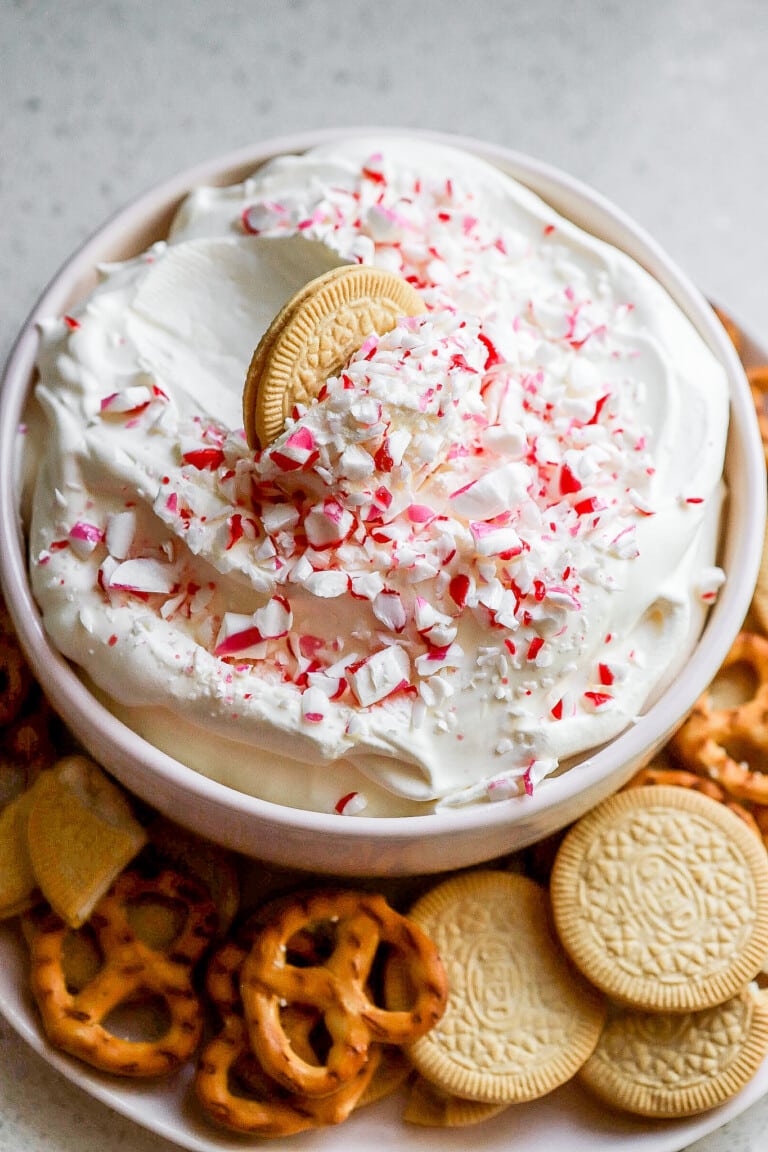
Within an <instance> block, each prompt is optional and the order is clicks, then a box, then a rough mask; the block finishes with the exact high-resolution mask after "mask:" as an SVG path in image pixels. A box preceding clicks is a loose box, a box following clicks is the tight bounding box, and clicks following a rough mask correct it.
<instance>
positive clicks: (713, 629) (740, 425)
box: [0, 126, 766, 841]
mask: <svg viewBox="0 0 768 1152" xmlns="http://www.w3.org/2000/svg"><path fill="white" fill-rule="evenodd" d="M387 135H405V136H408V137H411V138H414V137H417V138H422V139H424V140H425V141H432V142H436V143H442V144H447V145H449V146H453V147H457V148H461V149H464V150H465V151H468V152H472V153H474V154H476V155H479V156H480V157H481V158H484V159H486V160H488V161H490V162H491V163H493V164H496V165H497V166H499V167H501V168H502V169H503V170H505V171H507V172H510V173H511V174H512V175H514V176H516V177H517V178H518V179H520V180H521V182H523V183H525V184H527V185H528V186H530V187H532V188H533V190H534V191H535V192H537V193H538V194H539V195H541V196H542V197H543V198H544V199H545V200H549V201H550V202H551V201H552V200H553V199H554V200H557V198H558V196H561V197H562V196H564V197H565V198H566V199H569V200H571V201H573V202H575V203H576V204H578V205H579V206H580V211H581V212H584V211H586V212H588V213H589V214H594V213H595V212H596V213H597V215H598V216H599V217H600V218H601V227H600V230H599V235H600V236H602V237H603V238H606V239H608V240H609V242H611V243H614V244H616V246H617V247H620V248H622V249H623V250H624V251H629V252H630V254H633V255H634V257H635V259H638V256H637V254H636V252H635V251H634V250H637V251H640V252H642V254H643V255H642V258H641V259H640V260H639V262H640V263H641V264H643V265H644V266H645V267H646V268H648V270H649V271H651V272H652V274H653V275H654V276H655V278H656V279H658V280H660V281H661V282H662V284H663V285H664V287H665V288H666V289H667V291H668V292H669V293H670V294H671V295H672V296H673V298H674V299H676V301H677V302H678V304H680V306H681V307H682V308H683V310H684V311H685V312H686V314H687V315H688V317H689V319H690V320H691V321H692V323H693V324H694V326H695V327H696V328H697V329H698V331H699V333H700V334H701V335H702V336H703V338H704V339H705V341H706V343H707V344H708V345H709V346H710V348H711V349H712V350H713V352H714V353H715V355H716V356H717V357H718V358H719V359H720V361H721V363H722V364H723V365H724V367H725V370H726V373H727V375H728V381H729V387H730V415H731V429H730V432H729V444H730V437H733V436H734V434H736V435H737V437H738V440H737V442H738V445H739V448H740V450H741V456H742V457H743V459H742V458H740V460H739V463H740V467H739V469H738V474H737V475H736V476H735V477H733V478H732V480H733V485H732V486H733V487H734V488H738V489H739V490H740V491H741V493H742V496H744V495H748V496H749V499H750V500H751V502H752V504H751V514H752V516H753V517H754V516H755V515H757V516H758V518H759V519H758V523H762V522H764V519H765V510H766V495H765V489H766V485H765V462H764V455H763V448H762V443H761V441H760V437H759V433H758V429H757V422H756V419H755V415H754V408H753V405H752V401H751V395H750V393H749V387H748V384H747V380H746V377H745V374H744V370H743V368H742V365H741V362H740V361H739V358H738V356H737V354H736V351H735V349H734V347H733V345H732V344H731V341H730V340H729V338H728V336H727V335H726V333H725V331H724V329H723V328H722V325H721V324H720V323H719V321H718V320H717V318H716V316H715V314H714V312H713V311H712V309H711V307H710V305H709V304H708V303H707V301H706V300H705V298H704V296H703V295H702V294H701V292H700V291H699V290H698V288H697V287H696V286H695V285H694V284H693V283H692V282H691V281H690V280H689V278H688V277H687V275H686V274H685V273H684V272H683V271H682V270H681V269H680V268H679V267H678V265H677V264H676V262H675V261H673V260H672V258H671V257H670V256H668V255H667V253H666V252H665V251H664V249H662V248H661V246H660V245H659V244H658V243H657V241H655V240H654V239H653V238H652V237H651V236H650V235H649V234H648V233H647V232H646V231H645V229H644V228H643V227H642V226H641V225H639V224H638V223H636V222H635V221H634V220H633V219H632V218H631V217H630V216H628V215H627V214H626V213H625V212H624V211H623V210H622V209H620V208H618V207H617V206H616V205H614V204H613V203H612V202H610V201H609V200H608V199H607V198H606V197H604V196H603V195H602V194H600V193H599V192H596V191H595V190H594V189H592V188H591V187H589V186H588V185H587V184H585V183H583V182H582V181H581V180H578V179H577V178H575V177H573V176H571V175H569V174H568V173H566V172H563V171H561V170H560V169H558V168H557V167H555V166H554V165H551V164H549V163H546V162H544V161H541V160H537V159H535V158H533V157H530V156H528V155H526V154H525V153H522V152H519V151H516V150H514V149H509V148H506V147H504V146H502V145H499V144H493V143H490V142H485V141H482V140H479V139H475V138H469V137H466V136H461V135H453V134H449V133H442V132H433V131H429V130H415V129H410V128H395V127H386V128H383V127H371V126H364V127H350V128H329V129H322V130H312V131H307V132H300V133H294V134H291V135H287V136H278V137H273V138H270V139H268V140H265V141H262V142H260V143H257V144H254V145H249V146H246V147H243V148H239V149H237V150H234V151H230V152H226V153H224V154H223V155H220V156H218V157H213V158H211V159H208V160H206V161H203V162H201V163H197V164H193V165H192V166H190V167H187V168H185V169H184V170H182V171H181V172H178V173H177V174H176V175H174V176H172V177H171V178H170V179H167V180H164V181H162V182H160V183H158V184H156V185H154V186H153V187H151V188H149V189H148V190H146V191H145V192H143V193H141V194H140V195H139V196H137V197H135V198H134V199H132V200H131V201H130V202H128V203H127V204H126V205H124V206H123V207H122V208H120V209H119V210H118V211H117V212H115V213H114V214H112V215H111V216H110V217H109V218H108V219H107V220H105V221H104V222H103V223H102V224H101V225H100V226H99V227H98V228H97V229H96V230H95V231H94V232H93V233H92V234H91V235H90V236H89V237H88V238H87V239H86V240H85V241H84V242H83V243H82V244H81V245H80V246H78V247H77V248H76V249H75V251H74V252H73V253H72V254H71V255H70V257H69V258H68V259H67V260H66V261H65V262H64V263H63V264H62V266H61V267H60V268H59V269H58V271H57V272H56V273H55V274H54V276H53V277H52V279H51V280H50V281H49V283H48V285H47V286H46V287H45V289H44V290H43V292H42V293H41V295H40V297H39V298H38V300H37V302H36V303H35V305H34V306H33V308H32V310H31V312H30V314H29V316H28V317H27V319H26V321H25V322H24V324H23V326H22V329H21V331H20V333H19V335H18V337H17V339H16V341H15V343H14V345H13V347H12V349H11V352H10V355H9V357H8V360H7V362H6V365H5V367H4V370H3V373H2V377H1V378H0V586H2V589H3V591H4V594H5V599H6V603H7V607H8V610H9V612H10V615H11V618H12V620H13V623H14V625H15V627H16V629H17V632H18V634H19V640H20V643H21V645H22V648H23V649H24V651H25V654H26V655H27V658H28V659H29V662H30V664H31V666H32V669H33V671H34V673H35V675H36V676H37V678H38V680H39V681H40V683H41V685H42V687H43V690H44V691H45V693H46V695H47V696H48V698H49V700H50V701H51V703H52V705H53V707H54V708H55V709H56V710H57V711H58V712H60V713H61V715H62V716H63V717H64V718H65V720H66V722H67V723H68V724H69V726H70V727H71V728H72V729H73V731H74V732H75V734H76V735H77V736H79V737H80V738H81V739H82V738H83V735H84V734H85V733H86V732H88V734H90V735H92V730H93V726H94V725H97V727H98V728H99V730H100V734H101V736H102V737H103V739H104V740H106V741H107V742H108V744H109V745H110V747H112V748H116V749H118V751H119V756H120V757H121V758H122V759H123V760H136V759H140V760H141V761H142V763H143V764H144V765H145V766H146V767H147V768H148V769H149V770H150V771H151V772H152V773H153V774H156V775H157V777H158V779H160V780H162V781H163V782H164V783H168V784H170V785H171V786H173V787H175V788H179V787H180V788H182V789H183V790H184V791H185V792H186V793H189V794H191V795H192V796H194V798H195V799H196V800H198V801H199V802H200V803H203V804H206V803H209V802H211V803H213V804H215V805H216V807H217V808H219V809H220V810H226V811H229V812H231V813H237V815H238V816H239V817H242V816H245V817H252V818H254V819H255V820H257V821H262V822H266V823H269V824H270V825H272V826H282V827H285V828H290V829H291V830H292V831H293V832H295V831H297V830H298V831H299V832H303V833H306V834H308V835H315V834H318V833H320V834H323V833H326V834H330V835H332V836H333V837H335V838H336V839H338V837H339V835H340V834H342V835H343V837H344V838H345V839H347V840H349V841H366V840H370V838H371V836H372V835H373V836H374V837H375V836H376V835H377V834H378V833H382V832H383V833H385V834H386V836H387V838H388V839H390V840H406V839H407V840H411V839H412V838H413V836H414V833H415V832H418V836H419V837H420V838H424V839H431V838H434V837H438V838H440V837H448V836H450V837H452V836H454V835H456V834H458V833H475V834H480V833H482V832H483V830H488V829H491V828H493V827H494V826H506V825H513V824H516V823H517V822H518V821H521V820H523V819H528V818H535V817H537V816H540V815H541V813H542V812H544V811H547V810H549V809H551V808H553V807H560V806H561V805H565V804H566V803H567V802H568V801H573V800H574V798H575V797H576V796H577V795H578V794H579V793H582V792H584V791H585V790H586V789H588V787H589V786H590V785H593V784H596V783H597V782H599V781H600V780H603V779H604V778H605V777H606V776H609V775H610V774H611V771H612V770H614V771H615V769H616V767H617V764H620V763H622V762H629V761H630V760H633V759H636V758H637V757H638V756H642V755H644V754H645V753H646V752H647V750H648V749H649V748H652V750H653V751H655V749H656V748H657V747H659V746H660V744H661V743H663V740H664V739H666V737H668V736H669V734H670V733H671V731H672V730H673V729H674V728H675V727H676V726H677V725H678V724H679V723H680V720H681V718H682V717H683V716H684V715H686V714H687V712H689V711H690V709H691V708H692V707H693V705H694V703H695V701H696V700H697V699H698V697H699V695H700V694H701V692H703V691H704V689H705V688H706V687H707V685H708V683H709V682H710V681H711V679H712V678H713V676H714V674H715V673H716V671H717V669H718V668H719V667H720V665H721V664H722V662H723V660H724V659H725V656H726V654H727V652H728V650H729V648H730V646H731V643H732V641H733V638H734V637H735V635H736V633H737V632H738V630H739V628H740V626H741V624H742V622H743V619H744V616H745V615H746V611H747V608H748V606H749V601H750V599H751V595H752V590H753V588H754V585H755V581H756V578H757V573H758V568H759V564H760V556H761V553H762V534H761V533H755V532H750V533H747V532H744V533H743V534H742V536H743V538H742V539H740V540H739V554H738V565H737V566H733V565H732V570H731V571H729V574H728V581H727V582H726V585H725V588H724V589H723V592H722V593H721V595H720V597H719V599H718V601H717V603H716V605H715V606H714V608H713V609H712V610H711V611H710V613H709V616H708V618H707V620H706V623H705V626H704V629H703V631H702V633H701V635H700V636H699V639H698V641H697V642H696V646H695V648H694V650H693V651H694V653H695V654H696V660H695V662H694V661H692V660H691V659H689V660H688V661H687V662H686V664H685V666H684V667H683V668H682V670H681V671H680V674H679V675H678V677H677V679H676V680H675V683H674V686H673V688H674V691H672V688H671V687H668V688H667V689H666V690H665V691H664V692H663V693H662V694H661V696H660V697H659V699H658V700H657V701H656V702H655V703H653V704H652V705H651V706H650V707H649V708H648V709H647V711H645V712H644V713H643V714H642V716H641V717H639V718H638V720H637V721H636V722H635V723H633V724H631V725H630V726H629V727H628V728H626V729H625V730H624V731H623V732H622V733H621V734H620V735H619V736H617V737H616V738H615V739H614V740H612V741H611V742H610V743H609V744H608V745H606V746H604V747H603V748H600V749H597V750H595V751H594V752H592V753H591V754H589V755H588V756H586V757H585V759H584V760H582V761H581V762H580V763H579V764H578V766H576V767H575V768H571V769H569V770H568V771H567V772H565V773H563V774H562V775H560V776H558V777H557V788H556V789H555V790H554V791H555V793H556V794H555V795H551V794H550V792H551V790H550V789H548V788H545V787H540V788H539V789H538V790H537V791H536V792H535V793H534V794H533V795H532V796H526V797H512V798H510V799H507V800H503V801H499V802H496V803H494V804H476V805H471V806H468V807H465V808H459V809H452V810H450V811H444V810H443V811H440V812H432V813H424V814H421V815H419V814H416V815H409V816H391V817H370V816H366V815H365V814H364V813H362V814H360V815H357V816H356V817H355V819H354V820H347V821H343V822H341V821H339V817H338V815H337V814H335V813H332V812H331V813H328V812H317V811H312V810H308V809H300V808H291V807H288V806H285V805H281V804H277V803H274V802H271V801H267V800H262V799H260V798H259V797H256V796H252V795H250V794H248V793H244V792H240V791H238V790H236V789H235V788H233V787H231V786H230V785H226V784H222V783H219V782H218V781H216V780H214V779H211V778H210V777H207V776H205V775H203V774H202V773H201V772H198V771H197V770H195V769H192V768H190V767H188V766H186V765H185V764H183V763H181V762H180V761H177V760H175V759H174V758H173V757H171V756H170V755H168V754H167V753H165V752H162V751H160V750H159V749H158V748H156V747H155V746H154V745H152V744H150V743H149V742H148V741H147V740H145V739H144V738H143V737H141V736H139V735H137V734H136V733H135V732H134V731H133V730H132V729H131V728H129V727H128V726H127V725H125V724H124V723H123V722H122V721H120V720H118V719H117V718H116V717H115V716H114V715H113V714H112V713H111V712H110V711H109V710H108V709H107V708H106V706H105V705H103V704H101V703H100V702H99V701H98V700H97V699H96V697H95V696H94V695H93V694H92V693H91V692H90V690H89V689H88V687H87V686H86V684H84V683H83V681H82V680H81V679H80V677H79V676H78V675H77V674H76V672H75V671H74V668H73V667H72V666H71V665H70V664H69V662H68V661H66V660H65V659H64V658H63V657H62V656H61V655H60V654H59V653H58V652H57V651H56V650H55V649H54V648H53V646H52V645H51V644H50V642H49V641H48V639H47V637H46V634H45V632H44V629H43V626H42V620H41V617H40V613H39V611H38V609H37V606H36V604H35V602H34V599H33V597H32V594H31V590H30V587H29V582H28V577H27V556H26V548H25V541H24V536H23V528H22V524H21V516H20V511H19V508H18V506H17V505H18V500H17V496H18V484H17V481H16V474H15V466H16V460H17V454H18V443H17V430H18V428H19V425H20V423H21V420H22V413H23V409H24V404H25V403H26V400H27V397H28V395H29V392H30V390H31V386H32V380H33V376H34V363H35V357H36V353H37V347H38V335H37V328H36V326H37V323H38V321H39V320H40V319H42V318H43V317H44V316H50V315H60V314H61V313H62V312H63V311H64V308H65V306H66V304H67V302H68V300H70V298H71V296H72V294H73V293H74V292H75V291H76V286H77V283H78V281H79V280H81V279H82V278H83V277H85V276H86V275H87V274H88V273H89V272H92V270H93V268H94V266H95V264H97V263H98V262H99V261H100V260H101V261H103V260H104V253H105V252H106V251H108V250H109V247H110V245H114V244H115V243H116V242H117V241H118V240H119V237H120V235H121V234H124V233H125V231H126V229H128V228H130V227H133V228H134V230H135V228H136V227H137V226H138V222H139V221H142V220H145V219H146V218H147V217H148V216H153V215H154V216H157V215H158V214H159V213H160V211H161V210H162V211H164V212H167V213H170V211H171V209H172V207H175V206H176V205H177V204H178V202H179V201H180V200H181V199H182V198H183V196H184V195H185V194H186V193H187V192H188V191H189V190H190V189H191V188H193V187H195V186H197V185H201V184H207V183H227V184H228V183H232V182H235V180H236V179H242V178H243V177H244V176H245V175H246V174H247V172H248V171H250V170H254V169H255V168H257V167H258V166H259V165H260V164H262V163H264V162H265V161H266V160H268V159H270V158H272V157H273V156H276V155H280V154H283V153H295V152H303V151H305V150H306V149H308V148H311V147H314V146H317V145H319V144H326V143H329V142H332V141H334V140H337V139H342V138H346V137H352V136H369V137H374V136H376V137H385V136H387ZM233 174H234V175H233ZM222 176H224V177H225V179H223V180H222V179H221V177H222ZM555 206H557V205H555ZM568 215H569V218H571V219H574V218H575V219H576V220H577V221H578V217H579V213H578V212H577V213H574V211H573V210H571V211H569V212H568ZM593 231H594V229H593ZM619 237H621V242H617V241H618V238H619ZM659 272H661V275H660V274H659ZM729 451H730V448H729ZM617 753H618V759H617ZM651 754H652V752H651ZM102 761H103V762H104V764H105V767H106V768H107V769H108V770H109V768H110V763H109V760H108V759H105V758H104V757H102ZM121 778H122V777H121ZM126 783H127V786H128V787H129V788H130V782H127V781H126ZM617 786H618V785H617ZM340 824H342V827H341V828H340Z"/></svg>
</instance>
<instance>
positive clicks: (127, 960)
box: [30, 870, 216, 1077]
mask: <svg viewBox="0 0 768 1152" xmlns="http://www.w3.org/2000/svg"><path fill="white" fill-rule="evenodd" d="M142 897H154V898H156V899H160V900H168V901H173V902H174V903H176V904H181V905H182V906H183V907H184V910H185V920H184V924H183V926H182V928H181V930H180V932H179V933H178V934H177V936H176V937H175V939H174V940H173V941H172V942H171V943H170V944H169V945H168V948H167V949H166V950H163V951H160V950H158V949H154V948H151V947H149V946H148V945H147V944H145V943H144V942H143V941H142V940H140V939H139V938H138V936H137V935H136V934H135V932H134V931H133V928H132V927H131V924H130V921H129V918H128V904H129V902H130V901H131V900H135V899H141V898H142ZM90 925H91V927H92V928H93V930H94V933H95V935H96V939H97V941H98V945H99V949H100V950H101V953H102V955H103V957H104V964H103V966H102V967H101V968H100V970H99V971H98V972H97V973H96V975H95V976H94V978H93V979H92V980H90V981H88V983H86V984H85V985H84V986H83V987H82V988H80V989H79V990H77V991H75V992H71V991H70V990H69V989H68V987H67V982H66V979H65V974H64V965H63V958H64V957H63V949H64V941H65V938H66V936H67V933H68V931H69V929H68V928H67V926H66V925H65V924H64V923H63V922H62V921H61V920H60V919H59V918H58V917H57V916H55V915H54V914H51V915H49V916H47V917H45V918H44V919H43V920H41V921H39V922H37V924H36V925H35V926H34V927H33V928H32V930H31V932H30V948H31V954H32V991H33V993H34V996H35V999H36V1001H37V1004H38V1007H39V1009H40V1013H41V1015H42V1018H43V1025H44V1027H45V1031H46V1033H47V1035H48V1038H49V1039H50V1041H51V1043H52V1044H54V1045H55V1046H56V1047H58V1048H62V1049H63V1050H64V1051H65V1052H69V1053H70V1054H71V1055H73V1056H77V1057H79V1059H81V1060H84V1061H85V1062H86V1063H88V1064H91V1065H93V1066H94V1067H95V1068H101V1069H103V1070H104V1071H107V1072H115V1073H117V1074H119V1075H121V1076H135V1077H140V1076H157V1075H161V1074H164V1073H167V1072H170V1071H171V1070H172V1069H174V1068H176V1067H178V1066H179V1065H180V1064H182V1063H183V1062H184V1061H185V1060H187V1059H188V1058H189V1057H190V1056H191V1055H192V1053H193V1052H194V1050H195V1048H196V1047H197V1045H198V1043H199V1041H200V1036H201V1032H202V1022H203V1018H202V1007H201V1004H200V1001H199V999H198V997H197V995H196V993H195V991H194V989H193V986H192V968H193V966H194V964H195V963H196V962H197V960H198V959H199V958H200V956H201V955H202V953H203V950H204V949H205V947H206V945H207V944H208V941H209V940H210V939H211V936H212V935H213V932H214V930H215V927H216V911H215V908H214V906H213V903H212V901H211V899H210V897H209V896H208V894H207V893H206V892H205V890H204V889H203V888H202V886H200V885H198V884H196V883H192V882H190V881H189V880H188V879H186V878H185V877H183V876H181V875H179V874H178V873H176V872H172V871H170V870H166V871H163V872H160V873H159V874H158V875H157V876H156V877H151V878H147V877H143V876H140V875H139V874H138V873H137V872H134V871H129V872H124V873H123V874H122V875H121V876H120V877H118V879H117V881H116V882H115V884H114V885H113V886H112V888H111V889H110V891H109V892H108V893H107V895H106V896H105V897H104V898H103V899H102V900H101V901H100V902H99V904H98V905H97V906H96V909H95V910H94V912H93V914H92V916H91V919H90ZM142 994H144V995H146V994H149V995H150V996H157V997H159V998H161V999H162V1000H163V1001H164V1002H165V1005H166V1007H167V1010H168V1013H169V1023H168V1027H167V1030H166V1032H165V1034H164V1035H163V1036H161V1037H159V1038H158V1039H156V1040H128V1039H123V1038H122V1037H120V1036H116V1035H115V1034H114V1033H112V1032H110V1031H109V1030H108V1029H107V1028H105V1027H104V1023H103V1022H104V1020H105V1019H106V1017H107V1016H108V1015H109V1013H110V1012H111V1011H112V1010H113V1009H114V1008H116V1007H117V1006H118V1005H119V1004H122V1003H125V1002H126V1001H130V1000H135V999H137V998H139V996H140V995H142Z"/></svg>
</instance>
